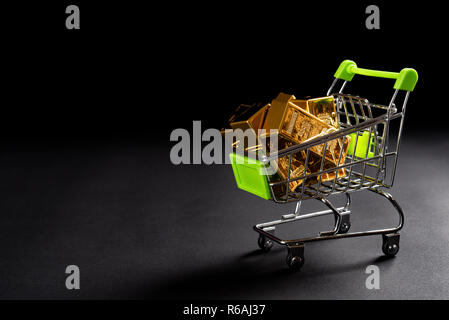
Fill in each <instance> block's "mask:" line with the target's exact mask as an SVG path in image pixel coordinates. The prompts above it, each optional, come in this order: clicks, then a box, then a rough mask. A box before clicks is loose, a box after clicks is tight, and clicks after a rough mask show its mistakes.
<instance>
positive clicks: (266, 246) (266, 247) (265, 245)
mask: <svg viewBox="0 0 449 320" xmlns="http://www.w3.org/2000/svg"><path fill="white" fill-rule="evenodd" d="M257 244H258V245H259V248H260V249H262V251H264V252H267V251H270V249H271V248H272V247H273V241H271V240H270V239H268V238H267V237H265V236H264V235H262V234H260V235H259V240H258V241H257Z"/></svg>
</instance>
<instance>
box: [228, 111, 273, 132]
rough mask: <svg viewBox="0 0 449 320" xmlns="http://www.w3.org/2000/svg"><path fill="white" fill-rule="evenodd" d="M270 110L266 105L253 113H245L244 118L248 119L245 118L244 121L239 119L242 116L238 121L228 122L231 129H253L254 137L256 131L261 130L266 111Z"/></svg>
mask: <svg viewBox="0 0 449 320" xmlns="http://www.w3.org/2000/svg"><path fill="white" fill-rule="evenodd" d="M269 108H270V104H266V105H265V106H263V107H262V108H260V109H259V110H257V111H255V112H254V113H253V112H246V116H248V115H250V114H251V115H250V116H249V117H246V118H245V119H241V118H242V116H240V117H239V118H240V119H238V118H237V119H235V120H234V121H231V122H230V125H231V128H232V129H234V130H235V129H242V130H243V131H245V130H247V129H253V130H254V132H255V133H256V135H257V134H258V130H260V129H262V127H263V124H264V121H265V118H266V116H267V113H268V110H269Z"/></svg>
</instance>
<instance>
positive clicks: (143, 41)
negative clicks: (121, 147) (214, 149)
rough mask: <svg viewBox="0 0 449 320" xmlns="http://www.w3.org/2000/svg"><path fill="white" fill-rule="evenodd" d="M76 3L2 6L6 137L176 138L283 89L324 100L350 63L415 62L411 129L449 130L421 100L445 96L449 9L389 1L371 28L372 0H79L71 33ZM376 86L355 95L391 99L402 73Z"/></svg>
mask: <svg viewBox="0 0 449 320" xmlns="http://www.w3.org/2000/svg"><path fill="white" fill-rule="evenodd" d="M67 3H69V2H66V3H59V2H58V3H51V2H50V3H48V2H46V3H23V2H22V3H21V4H20V5H7V6H5V7H4V9H3V10H2V11H3V12H4V14H3V15H4V18H3V19H2V25H3V27H2V35H3V40H2V41H3V50H2V51H3V61H4V63H3V66H2V75H3V78H4V80H5V81H3V90H2V91H3V94H2V95H3V99H4V101H5V102H6V101H8V104H7V105H6V106H5V107H4V108H3V117H2V118H3V120H4V122H3V125H2V129H1V130H3V134H2V137H4V138H5V139H7V138H13V139H14V138H21V139H24V140H27V139H28V138H29V137H30V136H32V137H33V138H37V137H43V138H48V139H51V140H53V139H55V138H58V139H63V140H65V139H66V138H81V137H82V138H87V139H92V138H94V137H102V138H121V137H126V138H128V137H129V138H136V137H143V136H145V138H147V137H150V138H151V139H152V141H153V142H155V141H156V140H157V141H160V142H161V143H167V136H168V135H169V133H170V132H171V131H172V130H173V128H177V127H183V128H190V127H191V121H192V120H202V122H203V127H217V128H220V127H221V126H222V124H223V121H224V120H226V119H227V117H228V116H229V114H230V113H231V112H232V110H233V109H234V108H235V107H236V106H237V105H238V104H240V103H253V102H259V101H260V102H268V101H271V100H272V99H273V98H274V97H275V96H276V95H277V94H278V93H279V92H281V91H284V92H288V93H292V94H295V95H296V96H298V97H301V96H320V95H323V94H325V92H326V91H327V89H328V87H329V86H330V84H331V82H332V80H333V74H334V72H335V71H336V69H337V67H338V65H339V64H340V62H341V61H343V60H344V59H351V60H354V61H356V62H357V64H358V65H359V66H360V67H366V68H373V69H381V70H386V71H400V70H401V69H402V68H403V67H413V68H415V69H416V70H418V72H419V76H420V81H419V87H418V88H419V90H417V92H416V94H414V95H413V99H414V101H415V102H416V106H420V107H414V108H413V107H412V108H410V110H409V113H408V115H407V123H408V125H407V126H408V128H407V129H408V130H414V129H415V128H418V127H422V126H423V125H424V126H427V127H430V128H443V127H444V126H445V121H444V118H442V117H437V118H435V119H432V121H426V122H424V123H423V121H421V120H422V119H421V112H420V111H421V110H419V109H418V108H424V107H423V104H424V101H425V100H424V99H425V97H429V96H430V95H436V94H441V93H442V92H444V91H443V90H444V88H442V87H441V86H439V85H438V82H439V79H441V73H440V72H438V70H444V68H445V67H444V65H443V64H444V56H445V53H444V48H443V47H442V46H441V44H440V42H439V41H438V39H439V38H438V34H439V33H440V32H442V29H441V28H442V27H443V20H441V19H440V17H441V15H442V13H440V12H441V11H442V10H439V9H438V6H426V5H425V4H414V3H406V4H405V3H400V2H395V3H396V5H394V6H393V5H392V4H389V3H387V2H385V3H384V2H378V3H377V4H378V5H379V6H380V10H381V29H380V30H367V29H366V28H365V19H366V16H367V15H366V14H365V13H364V12H365V8H366V6H367V5H368V4H369V3H368V2H366V3H364V2H356V3H350V2H329V3H326V2H317V3H314V2H306V3H305V4H303V2H301V3H298V2H294V1H281V2H276V3H270V4H261V3H260V2H256V1H247V2H246V1H245V2H232V1H231V2H230V1H218V2H214V4H211V3H190V2H189V3H185V2H180V3H177V2H163V3H159V4H157V5H156V4H154V5H148V4H146V5H145V4H144V2H137V1H135V2H127V3H121V2H110V1H96V2H95V4H93V3H90V2H86V3H84V2H83V3H81V2H77V3H78V4H79V5H80V9H81V11H82V18H81V19H82V21H81V23H82V27H81V30H67V29H65V18H66V15H65V13H64V12H65V7H66V5H67ZM81 6H82V8H81ZM61 11H62V12H63V14H61ZM356 80H359V79H357V78H356ZM366 81H367V82H365V81H363V82H362V84H361V85H360V86H358V84H357V83H354V85H352V86H351V87H348V90H347V92H352V90H353V91H354V92H357V94H359V95H369V99H370V100H371V101H376V102H378V103H382V102H384V103H388V98H389V97H390V95H391V93H392V91H390V90H389V89H390V87H392V85H393V81H391V80H377V79H375V80H366ZM356 82H357V81H356ZM362 88H363V89H364V90H365V91H367V92H366V93H365V92H364V90H359V89H362ZM384 89H385V90H384ZM360 91H362V92H360ZM428 99H429V98H428ZM379 100H380V101H379ZM428 108H430V107H428ZM434 112H438V111H437V110H435V111H434ZM418 124H419V125H418Z"/></svg>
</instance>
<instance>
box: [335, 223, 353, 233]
mask: <svg viewBox="0 0 449 320" xmlns="http://www.w3.org/2000/svg"><path fill="white" fill-rule="evenodd" d="M350 228H351V222H343V223H342V224H341V226H340V230H339V231H338V233H346V232H348V231H349V229H350Z"/></svg>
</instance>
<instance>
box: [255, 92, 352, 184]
mask: <svg viewBox="0 0 449 320" xmlns="http://www.w3.org/2000/svg"><path fill="white" fill-rule="evenodd" d="M295 102H296V104H295ZM309 102H310V103H309ZM298 105H302V106H303V107H299V106H298ZM306 106H307V108H306V109H307V110H309V108H310V110H311V111H312V112H314V113H315V114H317V115H318V116H320V117H321V119H323V120H321V119H320V118H318V117H317V116H315V115H313V114H311V113H309V112H308V111H307V110H305V109H304V100H297V99H296V98H295V96H293V95H288V94H285V93H280V94H279V95H278V96H277V97H276V99H274V100H273V101H272V103H271V107H270V110H269V111H268V113H267V116H266V119H265V123H264V128H265V129H266V130H269V129H278V130H279V133H280V135H281V136H282V137H284V138H286V139H288V140H290V141H292V142H294V143H295V144H301V143H303V142H306V141H309V140H311V139H315V138H316V137H319V136H322V135H326V134H329V133H332V132H335V131H337V130H338V129H337V128H338V121H337V117H336V112H335V104H334V101H333V98H332V97H331V96H330V97H324V98H318V99H309V100H307V103H306ZM326 122H327V123H326ZM348 145H349V137H347V138H346V139H345V142H344V144H343V139H341V138H340V139H334V140H330V141H329V142H328V143H327V148H326V152H324V144H322V145H317V146H314V147H311V148H310V151H311V152H310V153H311V154H315V155H316V156H317V157H315V158H319V159H320V160H321V157H322V156H324V157H325V160H324V161H323V169H330V168H332V167H335V166H336V165H337V163H338V159H339V155H340V150H341V149H342V148H343V150H342V156H341V159H340V164H343V163H344V161H345V158H346V154H347V149H348ZM317 162H318V161H317ZM319 164H321V161H319ZM280 167H281V166H280ZM296 167H297V166H295V168H296ZM295 168H293V167H292V169H293V170H294V169H295ZM310 168H311V170H312V172H317V171H319V169H320V167H319V166H318V168H316V166H310ZM345 175H346V174H345V170H343V169H340V170H339V171H338V177H339V178H340V177H344V176H345ZM321 178H322V181H329V180H332V179H334V178H335V172H330V173H325V174H322V175H321Z"/></svg>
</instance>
